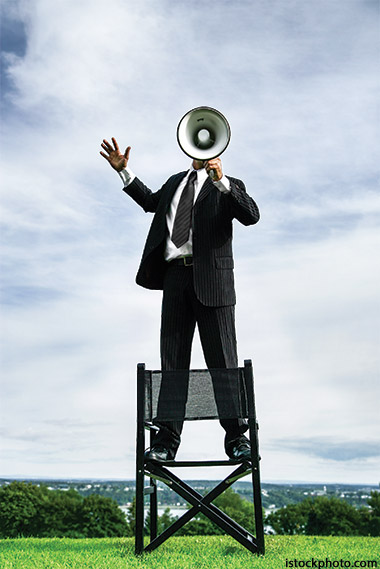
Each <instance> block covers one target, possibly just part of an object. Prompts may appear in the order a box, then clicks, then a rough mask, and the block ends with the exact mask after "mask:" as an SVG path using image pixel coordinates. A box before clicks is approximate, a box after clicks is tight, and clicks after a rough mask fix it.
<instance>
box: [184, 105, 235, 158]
mask: <svg viewBox="0 0 380 569" xmlns="http://www.w3.org/2000/svg"><path fill="white" fill-rule="evenodd" d="M230 138H231V129H230V125H229V124H228V121H227V119H226V118H225V117H224V116H223V115H222V113H220V112H219V111H217V110H216V109H213V108H211V107H197V108H195V109H192V110H191V111H189V112H188V113H186V114H185V115H184V116H183V117H182V119H181V120H180V122H179V124H178V128H177V140H178V144H179V145H180V147H181V148H182V150H183V151H184V153H185V154H187V155H188V156H190V157H191V158H195V159H196V160H211V159H212V158H216V157H217V156H220V155H221V154H222V152H224V151H225V149H226V148H227V146H228V144H229V142H230Z"/></svg>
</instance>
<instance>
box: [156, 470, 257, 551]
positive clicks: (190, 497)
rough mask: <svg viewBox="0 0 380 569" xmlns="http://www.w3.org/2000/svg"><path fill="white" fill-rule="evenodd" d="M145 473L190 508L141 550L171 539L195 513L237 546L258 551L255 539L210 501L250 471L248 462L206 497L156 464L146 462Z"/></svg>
mask: <svg viewBox="0 0 380 569" xmlns="http://www.w3.org/2000/svg"><path fill="white" fill-rule="evenodd" d="M145 470H146V474H147V475H148V476H150V477H152V478H155V479H158V480H161V481H162V482H165V483H166V484H167V485H168V486H170V488H171V489H173V490H174V491H175V492H176V493H177V494H178V495H179V496H181V497H182V498H184V499H185V500H186V501H187V502H188V503H189V504H191V505H192V508H190V509H189V510H187V511H186V512H185V514H183V515H182V516H181V517H180V518H179V519H178V520H176V521H175V522H174V523H173V524H172V525H171V526H170V527H169V528H167V529H166V530H165V531H163V532H162V533H161V534H160V535H159V536H158V537H156V538H155V539H153V540H152V541H151V542H150V543H149V545H148V546H147V547H146V548H145V551H152V550H153V549H155V548H156V547H158V546H159V545H161V544H162V543H163V542H164V541H166V539H168V538H169V537H171V536H172V535H173V534H174V533H175V532H177V531H178V530H179V529H180V528H181V527H183V526H184V525H185V524H186V523H187V522H189V521H190V520H191V519H192V518H194V517H195V516H196V515H197V514H199V513H202V514H204V515H205V516H206V517H208V518H209V519H210V520H211V521H212V522H214V523H215V524H216V525H218V526H219V527H220V528H221V529H222V530H223V531H225V532H226V533H228V534H229V535H231V536H232V537H233V538H235V539H236V540H237V541H238V542H239V543H241V545H243V546H244V547H246V548H247V549H249V550H250V551H251V552H253V553H258V552H259V549H260V548H259V546H258V543H257V540H256V538H255V537H254V536H253V535H252V534H251V533H249V532H248V531H247V530H246V529H244V528H243V527H241V526H240V525H239V524H238V523H237V522H235V520H232V519H231V518H230V517H229V516H227V514H225V513H224V512H222V511H221V510H220V509H219V508H217V507H216V506H215V505H214V504H212V501H213V500H215V499H216V498H217V497H218V496H219V495H220V494H222V493H223V492H224V491H225V490H226V489H227V488H229V487H230V486H231V485H232V484H233V483H234V481H235V480H237V479H238V478H241V477H242V476H246V475H247V474H250V473H251V472H252V467H251V465H250V463H249V462H244V463H242V464H240V466H239V467H238V468H236V469H235V470H234V472H232V473H231V474H230V475H229V476H228V477H227V478H225V479H224V480H223V481H222V482H220V483H219V484H218V485H217V486H215V488H213V490H211V491H210V492H209V493H208V494H206V496H202V494H199V492H197V491H196V490H194V488H191V486H189V485H188V484H186V482H184V481H183V480H181V479H180V478H178V477H177V476H175V475H174V474H173V473H172V472H171V471H170V470H168V469H167V468H165V467H164V466H162V465H161V464H158V463H156V462H148V463H147V464H146V465H145Z"/></svg>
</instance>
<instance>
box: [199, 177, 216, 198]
mask: <svg viewBox="0 0 380 569" xmlns="http://www.w3.org/2000/svg"><path fill="white" fill-rule="evenodd" d="M212 187H213V183H212V181H211V179H210V177H209V176H207V180H206V181H205V182H204V184H203V186H202V187H201V191H200V192H199V194H198V197H197V199H196V200H195V203H196V204H197V203H198V202H200V201H202V200H203V199H204V198H205V197H206V196H207V194H209V193H210V191H211V189H212Z"/></svg>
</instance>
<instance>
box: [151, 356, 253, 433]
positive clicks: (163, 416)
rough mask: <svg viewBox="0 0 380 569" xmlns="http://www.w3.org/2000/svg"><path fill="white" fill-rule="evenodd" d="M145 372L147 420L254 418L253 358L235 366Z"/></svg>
mask: <svg viewBox="0 0 380 569" xmlns="http://www.w3.org/2000/svg"><path fill="white" fill-rule="evenodd" d="M142 371H143V373H141V376H140V377H141V380H140V381H142V378H143V383H144V386H143V389H142V386H141V385H140V389H141V391H140V393H141V394H142V395H143V400H144V413H143V414H144V421H146V422H152V421H155V420H162V421H163V420H165V421H180V420H186V421H194V420H203V419H230V418H255V408H254V396H253V374H252V364H251V363H250V360H247V361H246V362H245V366H244V367H241V368H234V369H210V370H208V369H201V370H190V371H189V370H176V371H161V370H146V369H145V368H144V370H141V372H142Z"/></svg>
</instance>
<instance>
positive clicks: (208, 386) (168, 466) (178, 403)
mask: <svg viewBox="0 0 380 569" xmlns="http://www.w3.org/2000/svg"><path fill="white" fill-rule="evenodd" d="M231 418H243V419H248V425H249V431H248V435H249V436H248V438H249V440H250V442H251V457H250V459H249V460H245V461H240V462H239V461H234V460H206V461H204V460H203V461H175V460H170V461H166V462H164V463H162V462H157V461H153V460H149V459H147V458H146V457H145V456H144V451H145V431H146V430H148V431H150V443H152V440H153V437H154V433H155V431H156V430H157V427H156V425H155V424H154V423H157V422H159V421H160V420H162V421H164V420H166V421H176V420H185V421H186V420H188V421H190V420H205V419H231ZM259 460H260V457H259V444H258V424H257V421H256V411H255V399H254V387H253V370H252V362H251V360H246V361H245V362H244V367H242V368H236V369H213V370H207V369H204V370H190V371H189V370H179V371H178V370H177V371H169V372H168V371H160V370H159V371H152V370H147V369H145V364H138V366H137V438H136V535H135V553H136V555H139V554H141V553H143V552H144V551H152V550H153V549H155V548H156V547H158V546H159V545H161V544H162V543H163V542H164V541H166V540H167V539H168V538H169V537H171V536H172V535H173V534H174V533H175V532H176V531H178V530H179V529H180V528H181V527H182V526H184V525H185V524H186V523H187V522H189V521H190V520H191V519H192V518H193V517H195V516H196V515H198V514H199V513H202V514H204V515H205V516H206V517H207V518H209V519H210V520H211V521H212V522H214V523H215V524H217V525H218V526H219V527H220V528H221V529H222V530H223V531H225V532H226V533H227V534H229V535H231V536H232V537H233V538H234V539H236V540H237V541H238V542H239V543H240V544H242V545H243V546H244V547H246V548H247V549H249V551H251V552H252V553H259V554H264V551H265V546H264V528H263V513H262V503H261V487H260V467H259ZM215 466H231V467H232V468H233V471H232V472H231V474H230V475H229V476H227V477H226V478H225V479H224V480H223V481H222V482H220V483H219V484H217V486H215V488H214V489H213V490H211V492H209V493H208V494H207V495H206V496H202V495H201V494H199V493H198V492H197V491H196V490H195V489H193V488H191V486H189V485H188V484H187V483H186V482H185V481H183V480H181V479H180V478H178V477H177V476H176V475H175V474H174V473H173V472H172V469H175V468H177V467H181V468H183V467H185V468H186V467H215ZM248 474H252V485H253V503H254V518H255V533H256V536H254V535H252V534H251V533H250V532H248V531H247V530H246V529H244V528H243V527H241V526H240V525H239V524H238V523H237V522H235V521H234V520H233V519H231V518H230V517H229V516H227V515H226V514H225V513H224V512H222V511H221V510H220V509H219V508H217V507H216V506H215V505H214V504H213V503H212V502H213V500H215V498H217V497H218V496H220V494H222V493H223V492H224V491H225V490H226V489H227V488H229V487H230V486H231V485H232V484H233V483H234V482H235V481H236V480H238V479H240V478H242V477H244V476H247V475H248ZM145 476H147V477H149V478H150V485H149V486H146V487H145V486H144V485H145ZM157 480H160V481H162V482H164V483H165V484H167V486H169V488H171V489H172V490H174V492H176V493H177V494H178V495H179V496H181V497H182V498H184V499H185V500H186V501H187V502H188V503H189V504H190V506H191V507H190V509H188V510H187V511H186V512H185V513H184V514H183V515H182V516H181V517H180V518H179V519H177V520H176V521H175V522H173V524H172V525H171V526H170V527H169V528H167V529H166V530H165V531H163V532H162V533H161V534H160V535H157ZM146 494H149V496H150V500H149V503H150V542H149V544H148V545H147V546H146V547H145V548H144V495H146Z"/></svg>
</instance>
